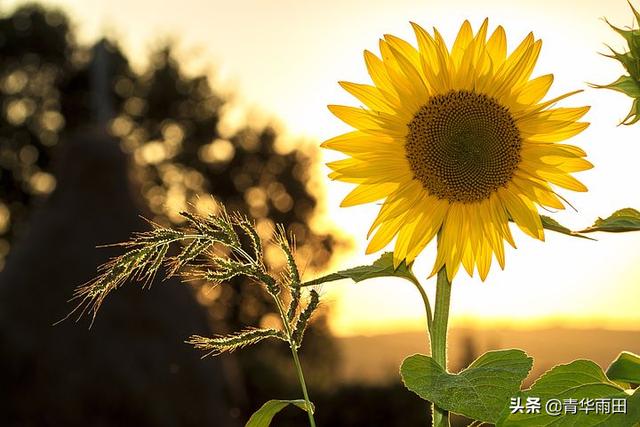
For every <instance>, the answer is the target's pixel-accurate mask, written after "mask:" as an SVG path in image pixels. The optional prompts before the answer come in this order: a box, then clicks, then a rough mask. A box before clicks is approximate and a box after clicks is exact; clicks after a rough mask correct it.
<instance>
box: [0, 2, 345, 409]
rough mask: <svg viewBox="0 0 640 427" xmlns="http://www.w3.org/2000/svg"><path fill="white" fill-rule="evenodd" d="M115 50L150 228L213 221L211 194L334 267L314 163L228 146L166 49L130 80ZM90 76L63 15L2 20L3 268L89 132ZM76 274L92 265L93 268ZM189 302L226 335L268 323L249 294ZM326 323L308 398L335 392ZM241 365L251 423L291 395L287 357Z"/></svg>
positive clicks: (236, 377)
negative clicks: (70, 149)
mask: <svg viewBox="0 0 640 427" xmlns="http://www.w3.org/2000/svg"><path fill="white" fill-rule="evenodd" d="M108 49H109V50H110V52H111V54H110V61H109V68H110V69H109V70H108V74H109V76H111V80H110V81H111V88H112V93H111V96H112V98H113V108H114V110H115V111H114V113H115V117H114V119H113V120H112V121H111V122H110V131H111V133H112V135H113V136H114V137H115V138H117V140H119V141H120V146H121V148H122V150H123V151H124V152H125V153H128V154H130V155H131V158H133V159H134V161H133V162H132V172H131V175H132V177H134V179H135V181H136V182H138V184H139V188H140V193H141V194H140V196H141V197H140V198H141V199H142V200H144V201H145V202H146V203H145V204H146V206H147V207H148V210H149V211H150V212H152V215H153V219H154V220H155V221H158V222H163V223H166V222H172V221H174V222H175V221H178V220H179V217H178V216H177V213H178V211H180V210H184V209H195V210H198V211H200V212H206V211H207V210H208V209H214V204H213V203H212V201H211V199H210V198H209V197H208V194H213V196H214V197H215V199H216V200H218V201H221V202H223V203H224V204H226V205H227V206H228V208H229V209H230V210H240V211H244V212H246V213H248V214H250V215H251V216H253V217H255V218H256V221H257V224H258V227H259V229H260V230H261V232H262V233H263V234H264V235H265V236H266V235H268V234H269V232H270V230H271V228H272V227H273V225H274V223H276V222H280V223H284V224H285V225H286V227H287V229H288V230H289V231H291V232H293V233H295V235H296V239H297V243H298V253H299V260H300V261H301V263H302V266H309V267H312V268H316V267H321V266H323V265H325V264H326V263H327V261H328V259H329V256H330V253H331V252H332V251H333V250H334V248H335V247H336V245H339V244H340V243H341V242H339V241H336V240H335V239H334V238H333V237H332V236H331V235H321V234H318V233H316V232H314V230H312V229H311V228H310V226H309V220H310V218H311V217H312V215H313V214H314V212H315V210H316V206H317V202H316V198H315V196H314V195H313V194H312V193H311V192H310V190H309V183H310V172H309V168H310V166H311V164H312V162H313V160H314V159H313V152H309V151H308V150H305V152H303V151H301V150H300V149H293V150H285V149H284V148H283V147H281V145H279V142H278V134H277V131H276V130H275V128H273V127H271V126H267V127H263V128H255V127H254V126H251V125H250V124H247V125H244V126H241V127H240V130H238V131H236V132H234V133H233V134H231V135H223V134H221V133H220V131H219V126H218V125H219V122H220V119H221V116H222V112H223V110H224V107H225V102H226V101H225V99H223V97H222V96H220V95H218V94H217V93H216V92H215V91H214V90H213V89H212V87H211V85H210V83H209V81H208V79H207V77H206V76H204V75H197V76H187V75H186V74H185V73H184V72H183V71H182V69H181V67H180V65H179V63H178V62H177V61H176V60H175V59H174V57H173V55H172V51H171V49H170V48H165V49H162V50H160V51H159V52H157V53H155V54H153V55H152V57H151V60H150V61H149V67H148V70H147V71H146V72H144V73H140V74H138V73H135V72H134V71H132V70H131V68H130V67H129V65H128V60H127V58H126V57H125V55H124V54H122V52H121V51H120V50H119V49H118V47H117V46H116V45H114V44H110V45H108ZM91 64H92V55H91V50H90V49H89V48H87V47H83V46H80V45H78V44H77V43H75V41H74V37H73V32H72V31H71V29H70V25H69V22H68V19H67V18H66V17H65V15H64V14H63V13H61V12H58V11H52V10H47V9H44V8H42V7H40V6H36V5H28V6H23V7H20V8H19V9H17V10H16V11H14V12H13V13H12V14H11V15H9V16H6V17H4V18H0V267H2V265H3V264H4V260H5V258H6V257H7V255H8V258H6V259H7V260H8V261H9V262H11V254H10V250H11V248H12V247H13V246H14V244H15V242H17V241H19V240H20V238H21V237H25V236H27V234H26V229H27V224H28V223H29V219H30V218H31V217H32V216H33V215H32V213H33V211H34V209H35V208H36V207H37V206H39V205H41V204H42V203H43V201H44V200H46V197H47V196H48V195H49V194H51V193H52V192H53V191H54V189H55V188H56V185H57V184H58V182H59V180H60V176H59V175H56V171H55V168H54V159H55V158H56V156H57V155H58V153H59V152H60V148H63V147H59V146H64V145H65V144H67V141H69V140H71V139H73V138H72V135H74V134H76V133H77V132H78V130H80V129H82V128H83V126H85V125H86V123H88V122H90V120H91V114H92V113H91V112H92V105H91V103H92V96H91V72H90V67H91ZM106 179H108V178H106ZM123 191H125V189H123ZM131 231H134V230H131ZM117 238H119V239H122V238H123V237H121V236H114V239H117ZM25 243H26V244H31V245H37V244H38V242H28V241H27V242H25ZM103 243H109V242H103ZM271 261H272V262H271V264H272V267H273V268H275V269H277V268H278V267H279V266H280V265H281V263H282V260H281V259H279V258H277V257H272V260H271ZM78 262H79V263H82V262H83V263H84V264H85V265H88V264H91V265H93V266H94V267H95V266H96V265H97V264H96V263H95V258H93V257H92V256H86V257H85V258H84V259H82V260H78ZM78 269H79V270H82V269H81V268H80V267H78ZM88 278H89V277H86V279H88ZM76 284H78V283H74V285H76ZM3 285H5V286H6V287H9V286H10V285H11V284H10V283H6V284H3ZM51 286H52V287H53V286H55V284H51ZM164 286H168V285H164ZM138 291H139V290H136V292H138ZM194 291H195V293H196V295H197V297H198V299H199V300H200V301H201V302H203V303H206V305H207V306H208V307H209V312H210V314H211V319H212V320H214V323H213V327H214V329H217V330H219V331H224V330H236V329H239V328H240V327H241V326H251V325H256V326H257V325H259V324H264V323H268V322H269V321H272V319H273V312H272V311H273V308H272V307H271V306H270V305H269V304H268V300H267V298H266V296H265V295H264V294H263V293H262V292H261V291H260V289H259V288H257V287H255V286H250V284H248V283H244V282H234V283H232V284H230V285H225V286H220V287H218V288H216V289H214V290H209V289H208V287H206V286H203V285H202V284H194ZM3 295H5V296H6V295H8V294H3ZM39 298H46V295H40V296H39ZM117 298H118V295H117V294H116V295H114V299H117ZM149 298H152V297H151V296H149ZM5 303H6V304H11V301H5ZM50 320H52V321H53V320H57V319H50ZM319 320H320V321H318V322H316V325H317V326H316V327H315V328H312V329H311V330H310V331H309V337H308V338H307V339H306V340H305V345H306V346H307V348H306V349H303V357H304V358H305V360H303V363H306V364H307V365H310V366H309V369H310V370H311V371H312V375H311V380H312V381H313V382H315V383H316V384H312V387H314V385H316V386H319V387H320V386H323V385H324V386H327V385H328V384H327V381H328V379H329V378H330V377H331V376H330V375H329V373H330V372H331V371H332V370H333V366H334V364H335V363H336V360H337V359H336V358H337V354H336V351H335V346H334V344H333V341H332V340H331V338H330V336H329V334H328V330H327V328H326V323H325V322H324V321H323V320H322V319H319ZM180 338H182V337H180V336H175V337H170V339H175V340H176V341H177V340H180ZM305 350H306V351H305ZM0 352H2V350H0ZM237 357H240V358H241V363H240V364H241V365H242V370H240V369H237V366H236V367H235V368H234V366H235V365H234V363H236V359H234V358H231V357H227V358H225V359H224V363H226V364H227V369H226V370H225V372H226V373H227V375H230V376H231V378H229V379H228V381H229V382H230V383H232V384H238V383H239V384H241V386H239V387H237V389H236V391H235V394H234V396H235V399H236V401H237V405H239V408H238V410H237V411H236V412H237V415H238V416H240V417H246V415H247V413H248V412H250V411H252V410H254V409H255V408H257V407H258V406H259V405H260V404H261V403H262V400H264V399H266V398H270V397H273V396H274V395H283V393H287V392H289V391H290V394H293V393H296V391H295V390H296V388H295V382H294V378H293V372H291V367H290V366H289V365H290V363H289V359H288V358H289V355H288V354H287V349H283V348H282V347H276V346H270V345H269V344H264V345H261V346H257V347H256V348H255V349H253V350H250V351H248V352H244V353H243V354H242V355H239V356H237ZM245 369H246V372H245V374H244V375H243V374H242V372H243V371H244V370H245ZM275 378H278V380H272V379H275ZM283 378H284V380H283ZM314 378H315V381H314Z"/></svg>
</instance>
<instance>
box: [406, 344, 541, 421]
mask: <svg viewBox="0 0 640 427" xmlns="http://www.w3.org/2000/svg"><path fill="white" fill-rule="evenodd" d="M532 365H533V359H532V358H531V357H529V356H527V354H526V353H525V352H524V351H522V350H500V351H489V352H487V353H485V354H483V355H482V356H480V357H479V358H478V359H476V360H475V361H474V362H473V363H472V364H471V365H470V366H469V367H468V368H467V369H465V370H463V371H462V372H460V373H459V374H449V373H447V372H445V371H444V370H443V369H442V368H441V367H440V365H438V364H437V363H436V361H435V360H433V359H432V358H431V357H429V356H424V355H421V354H415V355H413V356H410V357H407V358H406V359H405V360H404V361H403V362H402V366H401V367H400V374H401V375H402V381H404V384H405V386H406V387H407V388H408V389H409V390H411V391H413V392H414V393H416V394H417V395H418V396H420V397H422V398H423V399H425V400H428V401H430V402H433V403H435V404H436V405H437V406H439V407H440V408H443V409H446V410H447V411H450V412H455V413H456V414H461V415H464V416H466V417H469V418H473V419H476V420H481V421H484V422H489V423H495V422H496V421H497V420H498V418H499V416H500V414H501V413H502V412H503V410H504V409H505V408H506V406H507V405H508V403H509V398H511V397H513V396H515V395H516V394H517V393H518V392H519V390H520V385H521V384H522V381H523V380H524V379H525V378H526V376H527V374H528V373H529V370H530V369H531V366H532Z"/></svg>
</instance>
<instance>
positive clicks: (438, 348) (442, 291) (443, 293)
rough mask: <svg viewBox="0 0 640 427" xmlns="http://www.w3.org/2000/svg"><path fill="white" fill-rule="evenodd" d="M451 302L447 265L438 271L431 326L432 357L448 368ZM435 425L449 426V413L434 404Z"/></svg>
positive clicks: (433, 417) (445, 368) (438, 426)
mask: <svg viewBox="0 0 640 427" xmlns="http://www.w3.org/2000/svg"><path fill="white" fill-rule="evenodd" d="M450 302H451V282H449V279H448V278H447V271H446V266H444V267H442V268H441V269H440V271H438V279H437V284H436V304H435V307H434V311H435V312H434V315H433V325H432V327H431V357H432V358H433V360H435V362H436V363H437V364H438V365H440V366H441V367H442V369H444V370H445V371H446V370H447V327H448V324H449V305H450ZM432 419H433V427H449V425H450V424H449V413H448V412H447V411H446V410H444V409H442V408H439V407H437V406H436V405H435V404H434V405H433V411H432Z"/></svg>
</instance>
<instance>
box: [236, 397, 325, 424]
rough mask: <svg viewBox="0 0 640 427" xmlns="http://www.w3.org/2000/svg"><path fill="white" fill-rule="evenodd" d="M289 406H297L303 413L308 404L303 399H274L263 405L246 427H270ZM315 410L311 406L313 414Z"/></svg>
mask: <svg viewBox="0 0 640 427" xmlns="http://www.w3.org/2000/svg"><path fill="white" fill-rule="evenodd" d="M288 405H295V406H297V407H298V408H300V409H302V410H303V411H306V410H307V404H306V402H305V401H304V400H302V399H297V400H281V399H272V400H269V401H268V402H267V403H265V404H264V405H262V407H260V409H258V410H257V411H256V412H254V413H253V415H251V418H249V421H247V424H245V427H268V426H269V425H270V424H271V420H273V417H274V416H275V415H276V414H277V413H278V412H280V411H282V410H283V409H284V408H285V407H287V406H288ZM314 410H315V409H314V408H313V404H311V413H313V411H314Z"/></svg>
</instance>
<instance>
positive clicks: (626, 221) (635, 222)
mask: <svg viewBox="0 0 640 427" xmlns="http://www.w3.org/2000/svg"><path fill="white" fill-rule="evenodd" d="M594 231H606V232H609V233H623V232H626V231H640V212H638V211H637V210H635V209H632V208H625V209H620V210H618V211H615V212H614V213H612V214H611V216H610V217H608V218H605V219H602V218H598V219H597V220H596V222H595V223H594V224H593V225H592V226H591V227H589V228H586V229H584V230H581V231H580V233H592V232H594Z"/></svg>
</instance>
